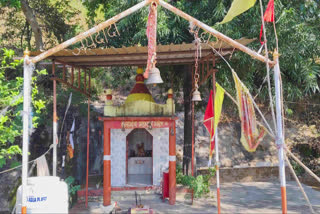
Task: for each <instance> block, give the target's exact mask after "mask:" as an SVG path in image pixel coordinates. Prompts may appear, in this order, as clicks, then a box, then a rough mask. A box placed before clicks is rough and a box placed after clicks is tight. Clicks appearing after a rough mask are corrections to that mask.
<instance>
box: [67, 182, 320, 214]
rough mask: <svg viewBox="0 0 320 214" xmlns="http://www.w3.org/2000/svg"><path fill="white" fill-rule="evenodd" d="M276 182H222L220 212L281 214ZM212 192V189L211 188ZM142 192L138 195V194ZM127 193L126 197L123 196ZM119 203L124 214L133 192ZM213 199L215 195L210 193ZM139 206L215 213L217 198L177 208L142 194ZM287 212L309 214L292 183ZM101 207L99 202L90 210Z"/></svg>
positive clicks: (316, 200) (319, 208)
mask: <svg viewBox="0 0 320 214" xmlns="http://www.w3.org/2000/svg"><path fill="white" fill-rule="evenodd" d="M279 186H280V185H279V183H271V182H248V183H238V182H237V183H223V184H222V186H221V200H222V201H221V202H222V204H221V207H222V213H281V194H280V187H279ZM303 187H304V189H305V192H306V193H307V195H308V196H309V199H310V201H311V203H312V204H313V208H314V210H315V211H316V212H317V213H320V192H319V191H317V190H314V189H313V188H311V187H310V186H306V185H303ZM212 190H213V191H215V190H214V188H213V189H212ZM140 193H141V192H140ZM126 194H127V195H126ZM121 195H122V196H121V197H117V198H116V199H120V200H119V201H118V205H119V207H120V208H121V212H117V213H126V211H127V210H128V208H129V207H131V206H133V205H134V204H135V198H134V195H133V194H132V192H130V193H129V192H127V193H126V192H122V193H121ZM213 195H214V196H215V193H214V192H213ZM141 199H142V204H144V205H149V206H150V207H151V208H152V209H153V210H154V211H155V213H217V210H216V200H215V199H216V198H215V197H214V198H210V197H209V198H201V199H196V200H194V204H193V205H190V204H189V203H188V202H190V200H189V199H184V198H179V197H178V198H177V203H176V205H174V206H172V205H169V204H168V201H167V200H166V201H165V202H162V199H161V198H160V195H157V194H154V193H152V194H150V193H148V192H145V193H143V192H142V197H141ZM287 199H288V213H304V214H305V213H311V212H310V210H309V207H308V205H307V203H306V202H305V200H304V198H303V195H302V194H301V192H300V190H299V188H298V187H297V185H296V183H295V182H292V181H290V182H288V183H287ZM99 206H101V204H99V203H98V202H96V203H93V204H91V207H96V208H98V207H99ZM102 210H103V209H100V211H99V209H91V211H90V209H85V208H84V204H77V205H76V206H74V208H72V209H71V210H70V213H103V211H102Z"/></svg>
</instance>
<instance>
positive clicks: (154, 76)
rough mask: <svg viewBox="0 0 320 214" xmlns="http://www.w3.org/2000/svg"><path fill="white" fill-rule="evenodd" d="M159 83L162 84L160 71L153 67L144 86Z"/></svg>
mask: <svg viewBox="0 0 320 214" xmlns="http://www.w3.org/2000/svg"><path fill="white" fill-rule="evenodd" d="M159 83H163V81H162V79H161V76H160V71H159V69H158V68H156V67H153V68H152V69H151V70H150V72H149V78H148V79H147V81H146V85H155V84H159Z"/></svg>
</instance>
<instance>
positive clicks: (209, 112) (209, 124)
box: [203, 90, 214, 157]
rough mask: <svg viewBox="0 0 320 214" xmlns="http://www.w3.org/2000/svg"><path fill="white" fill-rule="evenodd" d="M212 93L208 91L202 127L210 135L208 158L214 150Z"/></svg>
mask: <svg viewBox="0 0 320 214" xmlns="http://www.w3.org/2000/svg"><path fill="white" fill-rule="evenodd" d="M212 96H213V91H212V90H211V91H210V97H209V101H208V105H207V108H206V112H205V113H204V118H203V125H204V126H205V127H206V128H207V131H208V132H209V133H210V139H211V142H210V157H211V156H212V153H213V150H214V138H213V135H214V130H213V124H214V110H213V99H212Z"/></svg>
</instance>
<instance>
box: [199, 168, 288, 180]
mask: <svg viewBox="0 0 320 214" xmlns="http://www.w3.org/2000/svg"><path fill="white" fill-rule="evenodd" d="M197 173H198V174H208V168H200V169H198V171H197ZM286 179H287V180H292V176H291V173H290V170H289V168H288V167H286ZM278 180H279V168H278V166H260V167H235V168H233V167H225V168H220V182H221V183H228V182H253V181H254V182H266V181H278ZM210 183H211V184H215V183H216V177H213V178H212V179H211V180H210Z"/></svg>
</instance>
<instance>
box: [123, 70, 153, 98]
mask: <svg viewBox="0 0 320 214" xmlns="http://www.w3.org/2000/svg"><path fill="white" fill-rule="evenodd" d="M142 74H143V69H142V68H138V69H137V76H136V84H135V85H134V87H133V89H132V90H131V92H130V94H129V96H128V97H127V99H126V101H125V103H130V102H135V101H139V100H145V101H149V102H153V103H154V102H155V101H154V99H153V98H152V95H151V93H150V91H149V90H148V88H147V86H146V85H145V84H144V77H143V75H142Z"/></svg>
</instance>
